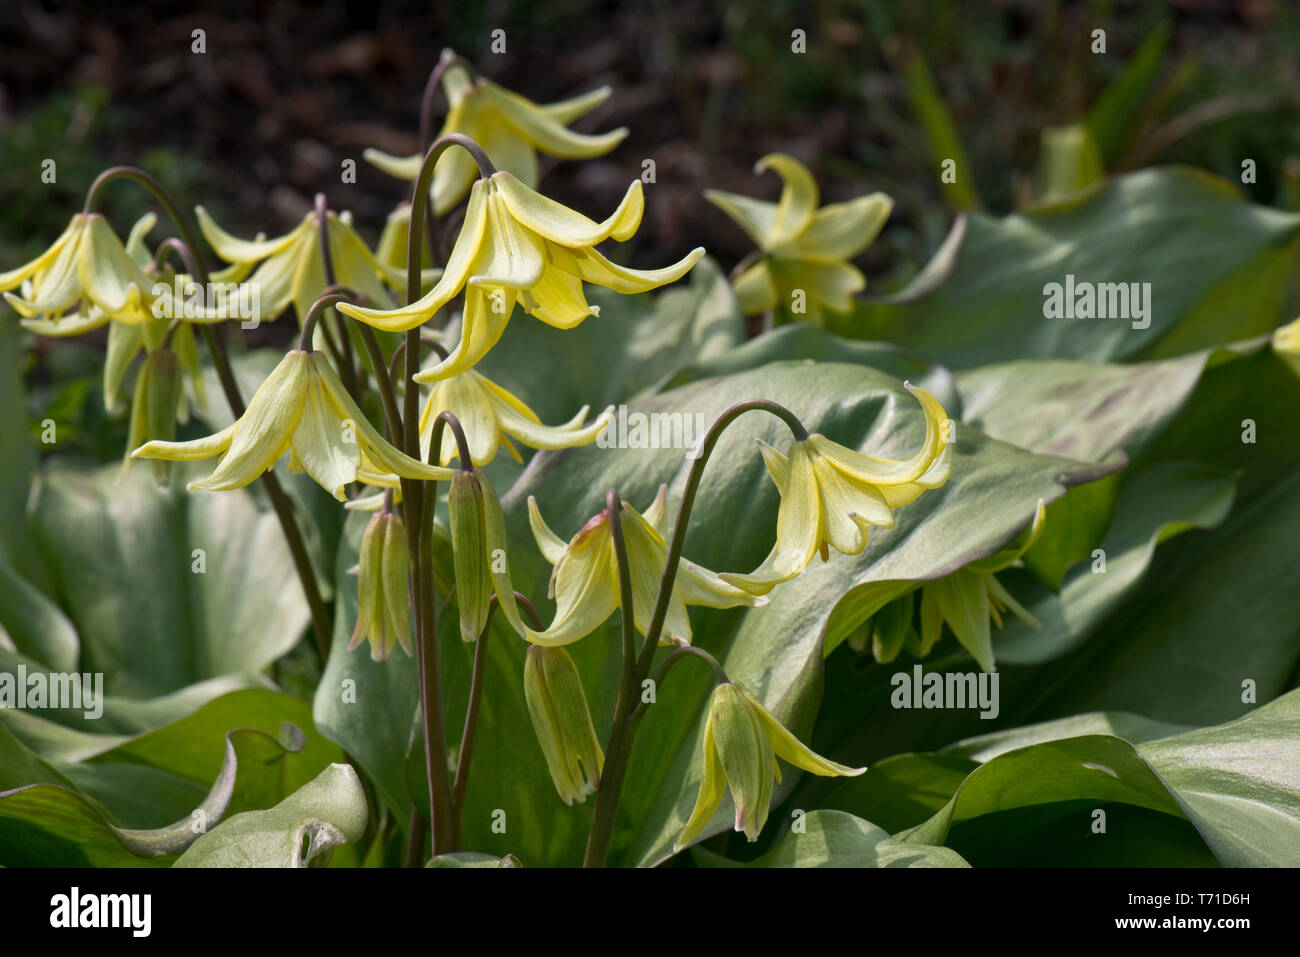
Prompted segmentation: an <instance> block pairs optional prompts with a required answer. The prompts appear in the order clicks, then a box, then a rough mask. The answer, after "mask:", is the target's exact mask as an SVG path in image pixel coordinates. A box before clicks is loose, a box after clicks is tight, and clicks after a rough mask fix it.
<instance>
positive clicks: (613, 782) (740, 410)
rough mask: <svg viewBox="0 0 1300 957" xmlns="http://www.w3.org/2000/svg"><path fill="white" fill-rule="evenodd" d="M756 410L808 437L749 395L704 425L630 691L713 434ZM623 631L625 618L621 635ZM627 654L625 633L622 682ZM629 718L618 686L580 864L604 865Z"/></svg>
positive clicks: (658, 621)
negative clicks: (593, 806)
mask: <svg viewBox="0 0 1300 957" xmlns="http://www.w3.org/2000/svg"><path fill="white" fill-rule="evenodd" d="M756 411H761V412H768V413H770V414H772V415H775V416H776V417H777V418H779V419H781V420H782V421H783V422H785V424H786V425H787V426H789V428H790V431H791V432H792V433H793V434H794V437H795V441H803V440H804V439H806V438H807V437H808V430H807V429H805V428H804V427H803V423H802V422H800V421H799V419H798V417H797V416H796V415H795V414H794V413H793V412H791V411H790V410H789V409H787V408H786V407H785V406H783V405H780V404H779V403H776V402H772V401H769V400H767V399H751V400H749V401H747V402H739V403H737V404H736V405H733V406H731V407H730V408H728V409H726V410H725V411H724V412H723V413H722V415H720V416H718V418H717V420H716V421H715V422H714V423H713V425H712V426H711V427H710V428H709V431H708V433H707V434H706V435H705V437H704V441H703V443H701V446H700V453H699V455H698V457H697V458H696V459H695V461H694V462H692V463H691V471H690V473H689V474H688V475H687V477H686V489H685V491H684V493H683V495H682V504H681V507H680V508H679V509H678V511H677V523H676V524H675V525H674V526H673V535H672V539H671V541H670V542H669V545H668V556H667V561H666V564H665V565H664V571H663V575H662V577H661V578H660V580H659V593H658V596H657V597H656V599H655V607H654V611H653V613H652V614H651V616H650V624H649V626H648V627H647V628H646V633H645V641H644V643H643V644H642V646H641V654H640V657H639V658H637V660H636V663H635V664H634V665H633V666H632V667H631V669H630V671H631V675H632V678H631V687H632V690H633V692H635V689H636V687H637V686H638V685H639V684H640V682H641V681H643V680H645V678H646V677H647V676H648V675H649V673H650V666H651V665H652V664H653V663H654V656H655V650H656V648H657V647H658V645H659V635H660V634H661V633H662V632H663V626H664V620H665V619H666V617H667V615H668V601H669V599H670V598H671V596H672V593H673V585H674V583H675V581H676V577H677V566H678V565H680V564H681V558H682V547H683V546H684V545H685V543H686V527H687V524H688V523H689V521H690V516H691V508H692V507H693V505H694V504H695V495H696V493H697V492H698V491H699V487H700V479H701V478H702V477H703V475H704V467H705V465H707V464H708V461H709V456H710V455H712V454H713V449H714V447H715V446H716V445H717V444H718V439H719V438H721V436H722V433H723V432H724V431H725V430H726V428H727V426H729V425H731V423H733V422H735V421H736V419H738V418H740V417H741V416H742V415H744V414H745V413H746V412H756ZM611 494H612V493H611ZM621 571H622V570H621V569H620V572H621ZM624 606H625V613H624V615H625V619H626V614H627V613H626V608H627V607H630V602H628V601H627V600H626V599H625V600H624ZM626 631H627V626H626V621H625V623H624V633H625V636H626ZM630 657H631V654H630V653H629V651H628V650H627V644H626V638H625V642H624V665H623V668H624V670H623V675H624V677H623V685H622V687H624V688H625V687H627V686H628V677H627V676H628V673H629V668H628V663H627V662H628V659H629V658H630ZM720 667H721V666H720V665H719V668H720ZM631 718H632V707H631V705H630V704H628V705H626V707H625V702H624V695H623V691H622V689H621V688H620V691H619V702H618V704H617V705H616V706H615V709H614V724H613V727H612V728H611V729H610V733H609V746H608V747H607V748H606V749H605V770H604V773H603V774H602V775H601V778H600V786H599V787H598V788H597V789H596V802H595V810H594V813H593V814H592V820H591V831H590V832H589V834H588V836H587V854H586V858H585V860H584V866H586V867H603V866H604V864H605V858H606V856H607V854H608V852H609V841H610V837H611V836H612V835H613V832H614V817H615V812H616V811H617V808H618V799H619V795H620V793H621V792H622V789H623V780H624V778H625V777H626V775H627V766H628V762H629V760H630V758H631V753H632V744H633V741H634V731H635V724H636V722H634V721H632V720H631ZM638 721H639V717H638Z"/></svg>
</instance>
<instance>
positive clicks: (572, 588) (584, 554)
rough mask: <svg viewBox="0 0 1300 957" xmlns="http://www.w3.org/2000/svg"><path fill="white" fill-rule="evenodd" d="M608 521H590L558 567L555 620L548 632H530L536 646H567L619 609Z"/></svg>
mask: <svg viewBox="0 0 1300 957" xmlns="http://www.w3.org/2000/svg"><path fill="white" fill-rule="evenodd" d="M613 553H614V546H613V541H612V539H611V537H610V530H609V519H608V518H607V517H604V516H601V517H600V518H598V519H596V520H593V521H592V522H589V523H588V524H587V526H586V527H584V528H583V529H582V530H581V531H580V532H578V534H577V535H575V536H574V538H573V540H572V541H571V542H570V543H569V544H568V546H567V547H566V549H565V553H564V555H563V557H562V558H561V559H560V561H559V562H558V563H557V564H556V566H555V572H554V575H553V579H554V583H555V618H554V620H553V621H552V622H551V626H550V627H549V628H547V629H546V630H545V631H541V632H539V631H533V630H532V629H531V628H529V629H527V638H528V640H529V641H531V642H532V643H533V644H537V645H568V644H572V643H573V642H575V641H578V640H580V639H582V638H585V637H586V636H587V635H589V634H591V633H592V632H593V631H595V630H596V629H597V628H599V627H600V626H601V625H603V624H604V623H605V620H606V619H607V618H609V616H610V615H611V614H612V613H613V612H614V609H615V608H617V607H618V593H619V585H618V575H617V573H616V572H615V570H614V554H613Z"/></svg>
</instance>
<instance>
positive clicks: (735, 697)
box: [674, 681, 866, 851]
mask: <svg viewBox="0 0 1300 957" xmlns="http://www.w3.org/2000/svg"><path fill="white" fill-rule="evenodd" d="M777 758H781V759H782V760H784V761H788V762H789V763H790V764H793V765H794V766H795V767H797V768H802V769H803V770H805V771H811V772H812V773H813V774H818V775H821V776H823V777H838V776H848V777H853V776H856V775H859V774H861V773H862V772H864V771H865V770H866V768H850V767H845V766H844V765H842V764H836V763H835V762H834V761H828V760H826V758H823V757H822V756H821V755H819V754H817V753H816V752H814V751H813V750H812V749H810V748H808V747H807V746H806V745H804V744H802V743H801V742H800V741H799V739H798V738H796V737H795V736H794V735H793V734H791V733H790V732H789V731H787V730H786V728H785V727H784V726H783V725H782V724H781V722H779V721H777V720H776V718H774V717H773V716H772V714H771V713H770V712H769V711H768V710H767V709H766V708H764V707H763V706H762V705H761V704H759V702H758V699H757V698H755V697H754V696H753V695H752V694H751V693H750V692H749V691H748V690H747V689H746V688H745V687H744V686H743V685H741V684H739V683H738V682H734V681H724V682H722V683H720V684H719V685H718V686H717V687H716V688H714V689H713V695H712V697H710V698H709V710H708V717H707V718H706V719H705V724H704V778H703V780H701V781H700V793H699V796H698V797H697V798H696V799H695V808H694V810H692V811H691V816H690V819H689V820H687V822H686V826H685V827H684V828H683V829H682V833H681V836H680V837H678V838H677V843H676V845H675V846H674V851H680V850H681V849H682V848H684V847H686V846H687V845H688V844H690V843H691V842H692V841H694V840H695V838H696V837H698V836H699V834H700V832H701V831H702V830H704V827H705V825H706V824H708V823H709V820H710V819H711V818H712V817H713V815H714V813H715V812H716V811H717V810H718V805H719V804H721V803H722V797H723V795H724V794H725V793H726V791H727V789H728V788H730V789H731V797H732V801H733V802H734V803H735V807H736V821H735V829H736V830H737V831H744V832H745V837H747V838H748V839H749V840H750V841H751V842H752V841H756V840H758V835H759V832H760V831H762V830H763V825H764V824H765V823H766V822H767V812H768V809H769V806H770V805H771V803H772V790H773V786H774V785H775V783H776V782H777V781H780V780H781V771H780V769H779V768H778V767H777V764H776V759H777Z"/></svg>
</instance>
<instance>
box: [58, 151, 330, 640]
mask: <svg viewBox="0 0 1300 957" xmlns="http://www.w3.org/2000/svg"><path fill="white" fill-rule="evenodd" d="M115 179H129V180H133V181H134V182H136V183H138V184H140V185H141V186H143V187H144V188H145V189H147V190H149V192H151V193H152V194H153V196H154V198H155V199H156V200H158V204H159V205H160V206H162V208H163V211H164V212H166V213H167V215H168V217H170V218H171V220H172V222H173V223H175V225H176V229H177V231H179V232H180V234H181V241H182V242H183V243H184V249H180V248H179V247H178V251H179V252H181V254H182V256H183V257H186V258H188V260H189V269H190V274H191V275H192V276H193V277H194V279H195V281H197V282H200V283H202V284H203V288H204V289H207V287H208V279H209V276H208V267H207V266H206V265H205V264H204V262H203V260H202V259H201V258H199V256H198V255H197V250H198V248H199V246H198V243H197V241H196V239H195V235H194V231H193V230H192V229H190V226H189V223H188V222H186V220H185V218H184V217H183V216H182V215H181V211H180V207H179V206H177V205H176V203H175V201H174V200H173V199H172V198H171V196H170V194H168V192H167V191H166V190H165V189H163V187H162V184H161V183H159V182H158V181H157V180H156V179H154V178H153V177H152V176H150V175H149V174H148V173H146V172H145V171H144V170H142V169H138V168H136V167H134V166H113V167H111V168H109V169H106V170H104V172H102V173H100V174H99V175H98V176H96V177H95V180H94V182H92V183H91V184H90V189H89V190H87V191H86V205H85V209H84V211H85V212H87V213H89V212H91V211H92V210H94V208H95V200H96V199H98V197H99V192H100V190H102V189H103V188H104V187H105V186H106V185H107V184H108V183H110V182H112V181H113V180H115ZM186 254H188V256H187V255H186ZM198 325H199V328H200V329H201V330H202V331H203V338H204V341H205V342H206V343H207V346H208V351H209V352H210V353H211V355H212V365H213V367H214V368H215V369H216V370H217V379H218V380H220V382H221V389H222V391H223V392H224V393H225V395H226V402H227V404H229V406H230V414H231V415H233V416H234V417H235V418H236V419H238V418H239V417H240V416H241V415H243V414H244V400H243V398H242V397H241V396H240V394H239V384H238V383H237V382H236V381H235V376H234V373H233V372H232V371H231V369H230V359H229V357H228V356H227V355H226V348H225V344H224V343H223V342H222V340H221V337H220V336H218V335H217V332H216V330H215V329H213V328H212V326H210V325H208V324H207V323H199V324H198ZM262 482H263V484H264V485H265V486H266V494H267V497H268V498H269V499H270V500H271V507H272V509H274V511H275V517H276V518H277V519H278V520H279V522H280V528H281V530H282V531H283V532H284V538H285V541H286V542H287V543H288V545H289V554H290V555H291V556H292V557H293V565H294V569H295V570H296V571H297V572H298V580H299V582H301V583H302V590H303V594H304V596H306V599H307V608H308V610H309V611H310V612H311V624H312V634H313V635H314V637H315V639H316V649H317V651H318V652H319V653H320V656H321V661H322V662H324V661H327V660H328V659H329V651H330V632H331V630H332V626H331V623H330V618H329V614H328V613H327V612H326V610H325V601H324V599H322V598H321V594H320V586H319V585H318V584H317V583H316V573H315V571H313V570H312V567H311V558H310V557H309V556H308V554H307V546H306V544H305V543H304V541H303V537H302V531H301V530H300V529H299V528H298V522H297V519H295V518H294V514H293V505H292V504H291V503H290V502H289V497H288V495H286V494H285V491H284V489H283V488H282V487H281V485H280V480H279V479H278V478H276V476H275V473H274V472H272V471H267V472H263V473H262Z"/></svg>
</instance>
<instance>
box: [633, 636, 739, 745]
mask: <svg viewBox="0 0 1300 957" xmlns="http://www.w3.org/2000/svg"><path fill="white" fill-rule="evenodd" d="M683 658H700V659H702V660H703V661H704V663H705V664H707V665H708V666H709V668H710V669H712V671H713V677H714V679H716V683H717V684H722V683H723V682H725V681H730V680H731V679H730V678H728V677H727V672H726V671H725V670H724V669H723V667H722V664H721V662H719V661H718V659H717V658H715V657H713V655H711V654H709V653H708V652H707V651H705V650H704V649H703V648H696V647H695V646H694V645H682V646H681V647H680V648H674V649H673V650H672V651H671V652H669V653H668V656H667V657H665V658H664V660H663V661H662V662H660V664H659V667H658V669H657V670H656V671H655V673H654V677H653V678H652V679H651V680H652V681H654V683H655V691H656V693H658V689H659V687H660V685H662V684H663V681H664V678H665V677H666V676H667V674H668V671H669V669H671V668H672V666H673V665H675V664H676V663H677V662H679V661H681V660H682V659H683ZM646 708H647V705H646V703H645V702H644V701H642V702H639V703H638V704H637V706H636V708H635V710H633V712H632V717H631V719H630V723H631V725H632V727H634V728H635V727H636V725H637V723H638V722H639V721H640V720H641V718H642V716H643V715H644V714H645V712H646Z"/></svg>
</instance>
